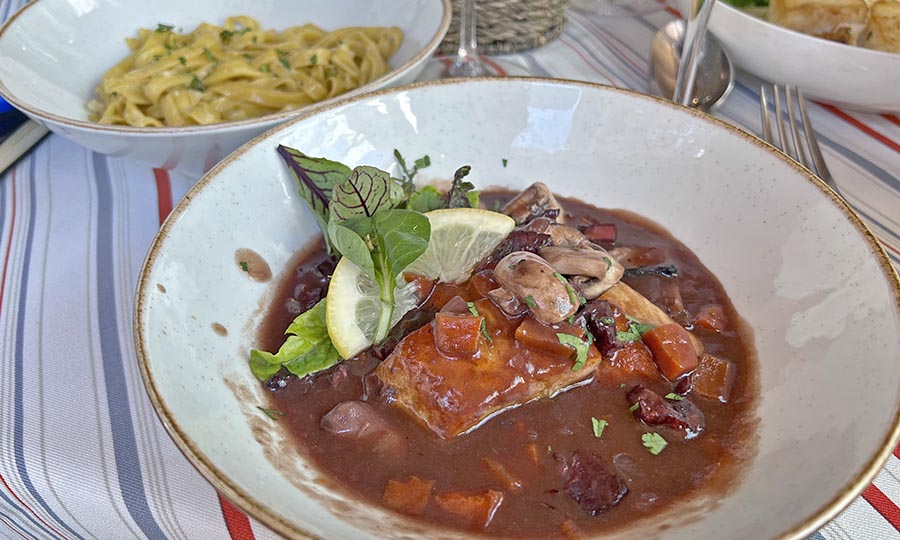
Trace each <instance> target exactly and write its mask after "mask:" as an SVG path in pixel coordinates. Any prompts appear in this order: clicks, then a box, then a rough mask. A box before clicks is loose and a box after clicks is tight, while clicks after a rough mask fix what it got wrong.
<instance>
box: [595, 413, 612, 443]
mask: <svg viewBox="0 0 900 540" xmlns="http://www.w3.org/2000/svg"><path fill="white" fill-rule="evenodd" d="M608 425H609V422H607V421H606V420H598V419H596V418H594V417H593V416H592V417H591V427H592V428H593V429H594V437H597V438H598V439H599V438H600V437H602V436H603V430H604V429H606V426H608Z"/></svg>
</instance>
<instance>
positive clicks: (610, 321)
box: [600, 317, 616, 326]
mask: <svg viewBox="0 0 900 540" xmlns="http://www.w3.org/2000/svg"><path fill="white" fill-rule="evenodd" d="M600 322H602V323H603V324H605V325H607V326H609V325H614V324H616V320H615V319H613V318H612V317H600Z"/></svg>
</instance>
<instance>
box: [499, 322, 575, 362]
mask: <svg viewBox="0 0 900 540" xmlns="http://www.w3.org/2000/svg"><path fill="white" fill-rule="evenodd" d="M554 326H557V327H558V328H553V327H551V326H547V325H546V324H542V323H539V322H538V321H536V320H535V319H534V318H533V317H525V319H523V320H522V324H520V325H519V327H518V328H516V341H518V342H519V343H521V344H523V345H525V346H526V347H528V348H530V349H539V350H542V351H546V352H548V353H550V354H554V355H558V356H571V355H572V354H573V353H574V349H573V348H572V347H571V346H569V345H564V344H562V343H560V341H559V337H557V335H556V334H559V333H566V334H571V335H573V336H575V337H577V338H578V339H584V330H583V329H581V328H579V327H577V326H574V325H571V324H566V323H559V324H557V325H554Z"/></svg>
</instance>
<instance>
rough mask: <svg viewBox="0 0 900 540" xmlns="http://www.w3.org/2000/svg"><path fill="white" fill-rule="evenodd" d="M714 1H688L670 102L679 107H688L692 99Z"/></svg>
mask: <svg viewBox="0 0 900 540" xmlns="http://www.w3.org/2000/svg"><path fill="white" fill-rule="evenodd" d="M715 3H716V2H715V0H690V2H689V6H688V10H687V13H686V15H685V19H684V22H685V30H684V45H683V47H682V49H681V63H680V64H679V65H678V76H677V78H676V79H675V92H674V94H673V96H672V101H674V102H675V103H679V104H681V105H690V104H691V102H692V101H693V99H694V81H695V80H696V78H697V66H699V64H700V59H701V58H702V56H703V46H704V43H705V41H704V39H705V36H706V24H707V23H708V22H709V15H710V13H712V8H713V5H714V4H715Z"/></svg>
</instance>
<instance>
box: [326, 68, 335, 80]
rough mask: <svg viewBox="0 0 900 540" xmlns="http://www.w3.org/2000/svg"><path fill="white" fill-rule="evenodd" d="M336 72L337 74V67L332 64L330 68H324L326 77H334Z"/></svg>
mask: <svg viewBox="0 0 900 540" xmlns="http://www.w3.org/2000/svg"><path fill="white" fill-rule="evenodd" d="M337 74H338V69H337V68H336V67H334V66H331V67H330V68H328V69H326V70H325V77H326V78H331V77H336V76H337Z"/></svg>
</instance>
